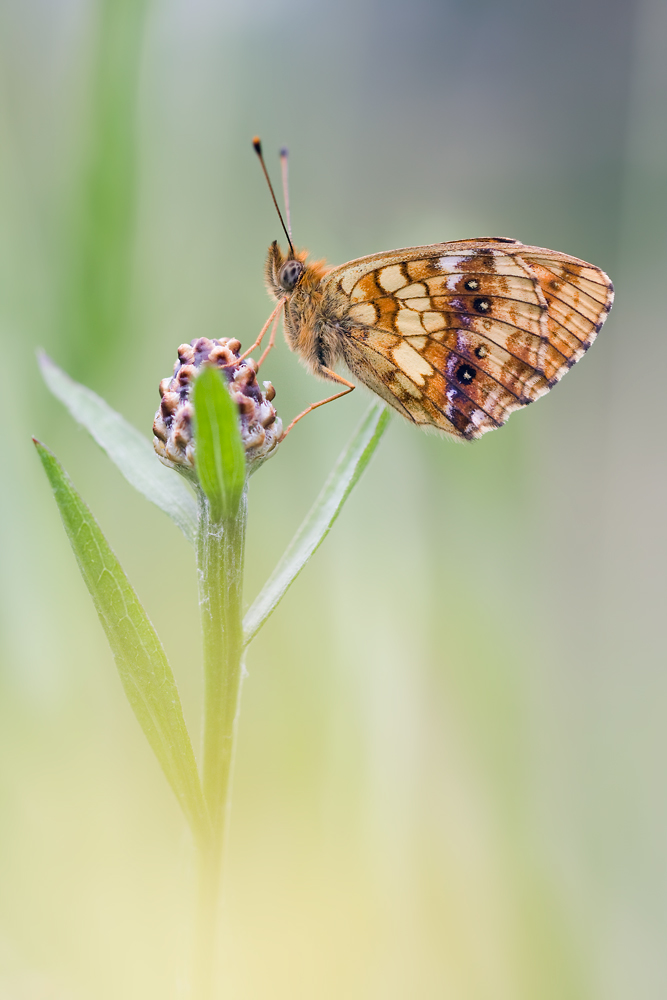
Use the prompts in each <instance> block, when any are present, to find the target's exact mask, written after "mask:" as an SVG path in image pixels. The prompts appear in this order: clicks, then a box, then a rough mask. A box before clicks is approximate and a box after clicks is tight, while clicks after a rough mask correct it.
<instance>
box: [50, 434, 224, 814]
mask: <svg viewBox="0 0 667 1000" xmlns="http://www.w3.org/2000/svg"><path fill="white" fill-rule="evenodd" d="M35 445H36V447H37V451H38V453H39V457H40V459H41V460H42V465H43V466H44V470H45V472H46V474H47V476H48V478H49V481H50V483H51V488H52V489H53V494H54V496H55V498H56V503H57V504H58V508H59V510H60V516H61V517H62V520H63V524H64V525H65V531H66V532H67V536H68V538H69V540H70V544H71V546H72V548H73V550H74V554H75V556H76V559H77V562H78V564H79V569H80V570H81V575H82V576H83V579H84V581H85V583H86V586H87V587H88V590H89V591H90V594H91V596H92V598H93V601H94V603H95V607H96V609H97V613H98V615H99V618H100V622H101V623H102V627H103V628H104V631H105V632H106V634H107V639H108V640H109V645H110V646H111V650H112V652H113V655H114V658H115V660H116V666H117V667H118V673H119V674H120V679H121V682H122V684H123V688H124V689H125V694H126V695H127V698H128V701H129V702H130V705H131V706H132V710H133V711H134V714H135V715H136V717H137V719H138V721H139V725H140V726H141V728H142V729H143V731H144V735H145V736H146V739H147V740H148V742H149V743H150V745H151V747H152V749H153V752H154V754H155V756H156V757H157V759H158V761H159V763H160V766H161V767H162V770H163V771H164V773H165V775H166V777H167V781H168V782H169V784H170V785H171V787H172V789H173V791H174V794H175V795H176V798H177V799H178V801H179V802H180V804H181V807H182V809H183V811H184V813H185V815H186V816H187V818H188V820H189V822H190V824H191V826H192V828H193V830H195V831H198V832H200V833H201V832H203V831H205V829H206V824H207V822H208V820H207V813H206V807H205V805H204V799H203V796H202V791H201V785H200V781H199V775H198V773H197V765H196V763H195V757H194V753H193V751H192V745H191V743H190V737H189V735H188V730H187V727H186V725H185V719H184V718H183V711H182V708H181V703H180V699H179V696H178V690H177V688H176V682H175V681H174V676H173V674H172V671H171V667H170V666H169V662H168V660H167V657H166V655H165V652H164V649H163V648H162V644H161V643H160V640H159V638H158V636H157V633H156V632H155V629H154V628H153V626H152V625H151V623H150V621H149V620H148V616H147V615H146V612H145V611H144V609H143V607H142V606H141V604H140V602H139V598H138V597H137V595H136V594H135V592H134V590H133V589H132V587H131V585H130V583H129V581H128V579H127V577H126V576H125V573H124V572H123V570H122V568H121V566H120V563H119V562H118V560H117V559H116V557H115V555H114V554H113V552H112V551H111V548H110V547H109V544H108V543H107V541H106V539H105V537H104V535H103V534H102V531H101V530H100V527H99V525H98V524H97V521H96V520H95V518H94V517H93V515H92V514H91V512H90V510H89V509H88V507H87V506H86V504H85V503H84V502H83V500H82V499H81V497H80V496H79V495H78V493H77V492H76V490H75V488H74V486H73V484H72V481H71V480H70V478H69V476H68V475H67V473H66V472H65V471H64V469H63V468H62V466H61V465H60V463H59V462H58V461H57V459H56V458H55V456H54V455H53V454H52V453H51V452H50V451H49V449H48V448H46V447H45V446H44V445H43V444H41V443H40V442H39V441H35Z"/></svg>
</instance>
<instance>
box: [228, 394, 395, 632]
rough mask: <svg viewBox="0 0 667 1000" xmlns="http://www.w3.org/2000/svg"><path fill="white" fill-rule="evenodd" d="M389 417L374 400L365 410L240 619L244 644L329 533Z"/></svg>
mask: <svg viewBox="0 0 667 1000" xmlns="http://www.w3.org/2000/svg"><path fill="white" fill-rule="evenodd" d="M389 418H390V413H389V410H387V409H386V407H384V406H383V405H382V404H381V403H374V404H373V405H372V406H371V407H370V409H369V410H368V412H367V413H366V416H365V417H364V418H363V420H362V421H361V423H360V425H359V427H358V428H357V430H356V431H355V434H354V436H353V437H352V440H351V441H350V443H349V444H348V446H347V448H346V449H345V451H344V452H343V453H342V454H341V455H340V457H339V459H338V462H337V463H336V465H335V467H334V469H333V471H332V472H331V475H330V476H329V478H328V479H327V481H326V483H325V484H324V486H323V487H322V491H321V492H320V495H319V496H318V498H317V500H316V501H315V503H314V504H313V506H312V507H311V509H310V511H309V513H308V514H307V515H306V518H305V520H304V522H303V524H302V525H301V527H300V528H299V530H298V531H297V533H296V535H295V536H294V538H293V539H292V541H291V542H290V544H289V546H288V547H287V549H286V551H285V553H284V555H283V557H282V559H281V560H280V562H279V563H278V565H277V566H276V568H275V570H274V571H273V573H272V574H271V576H270V577H269V579H268V581H267V582H266V584H265V586H264V587H263V589H262V591H261V593H260V594H259V595H258V596H257V598H256V599H255V601H254V603H253V604H252V607H251V608H250V609H249V610H248V612H247V614H246V616H245V619H244V621H243V627H244V632H245V642H246V644H247V643H249V642H250V640H251V639H253V638H254V636H255V635H257V633H258V632H259V630H260V628H261V627H262V625H263V624H264V622H265V621H266V620H267V618H268V617H269V615H270V614H272V612H273V611H274V610H275V608H276V606H277V605H278V603H279V602H280V601H281V600H282V598H283V596H284V595H285V593H286V591H287V589H288V588H289V587H290V586H291V584H292V583H293V582H294V580H295V579H296V578H297V576H298V575H299V573H300V572H301V570H302V569H303V567H304V566H305V565H306V563H307V562H308V560H309V559H310V557H311V556H312V554H313V552H314V551H315V550H316V549H317V548H318V547H319V546H320V545H321V544H322V542H323V541H324V539H325V538H326V536H327V535H328V533H329V530H330V528H331V525H332V524H333V523H334V521H335V520H336V518H337V517H338V515H339V513H340V511H341V508H342V506H343V504H344V503H345V501H346V500H347V498H348V497H349V495H350V493H351V492H352V490H353V489H354V486H355V485H356V483H357V482H358V481H359V478H360V477H361V475H362V473H363V472H364V470H365V469H366V466H367V465H368V463H369V462H370V460H371V457H372V455H373V453H374V451H375V449H376V448H377V446H378V444H379V443H380V438H381V437H382V435H383V434H384V432H385V430H386V428H387V424H388V423H389Z"/></svg>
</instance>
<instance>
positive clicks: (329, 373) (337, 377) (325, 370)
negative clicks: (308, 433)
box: [280, 365, 356, 441]
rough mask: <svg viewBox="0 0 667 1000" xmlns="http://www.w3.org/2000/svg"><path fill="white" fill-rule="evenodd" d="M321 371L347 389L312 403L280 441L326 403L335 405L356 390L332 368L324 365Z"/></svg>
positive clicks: (296, 418)
mask: <svg viewBox="0 0 667 1000" xmlns="http://www.w3.org/2000/svg"><path fill="white" fill-rule="evenodd" d="M319 370H320V371H321V372H322V374H323V375H326V376H327V377H328V378H330V379H331V380H332V381H334V382H340V383H341V385H344V386H347V388H346V389H343V391H342V392H337V393H335V395H333V396H327V398H326V399H321V400H320V401H319V403H311V404H310V406H307V407H306V409H305V410H304V411H303V413H300V414H299V415H298V416H297V417H295V418H294V420H293V421H292V423H291V424H290V425H289V427H288V428H287V430H286V431H284V432H283V436H282V437H281V439H280V440H281V441H284V440H285V438H286V437H287V435H288V434H289V432H290V431H291V430H292V428H293V427H294V425H295V424H298V422H299V421H300V420H301V419H302V418H303V417H305V416H306V415H307V414H308V413H310V412H311V411H312V410H316V409H317V407H318V406H324V404H325V403H333V401H334V399H340V397H341V396H347V394H348V392H352V390H353V389H354V388H356V386H354V385H353V384H352V382H348V381H347V379H344V378H342V377H341V376H340V375H337V374H336V372H334V371H332V370H331V369H330V368H325V367H324V365H323V366H322V367H321V368H320V369H319Z"/></svg>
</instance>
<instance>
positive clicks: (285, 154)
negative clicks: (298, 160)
mask: <svg viewBox="0 0 667 1000" xmlns="http://www.w3.org/2000/svg"><path fill="white" fill-rule="evenodd" d="M280 155H281V157H282V158H283V160H286V159H287V157H288V156H289V149H288V148H287V146H283V148H282V149H281V150H280Z"/></svg>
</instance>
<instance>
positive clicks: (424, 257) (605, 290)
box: [255, 140, 614, 440]
mask: <svg viewBox="0 0 667 1000" xmlns="http://www.w3.org/2000/svg"><path fill="white" fill-rule="evenodd" d="M256 142H258V140H256ZM255 148H256V150H257V145H255ZM257 152H258V155H260V158H261V148H260V149H259V150H257ZM261 162H262V166H264V163H263V160H262V161H261ZM264 172H265V174H266V168H265V167H264ZM266 176H267V180H268V174H266ZM284 176H285V174H284ZM269 186H271V185H270V181H269ZM271 193H272V194H273V189H271ZM273 197H274V202H275V195H274V196H273ZM277 207H278V206H277V204H276V208H277ZM279 215H280V211H279ZM288 219H289V216H288ZM281 222H282V216H281ZM283 226H284V223H283ZM285 232H286V235H287V237H288V241H289V250H288V251H287V252H285V253H284V252H283V251H282V250H281V248H280V247H279V245H278V243H277V242H274V243H272V244H271V246H270V247H269V251H268V256H267V260H266V268H265V279H266V285H267V288H268V290H269V293H270V294H271V295H272V296H273V297H274V298H275V299H276V300H277V301H278V303H279V306H280V305H282V308H283V310H284V325H285V336H286V340H287V343H288V345H289V347H290V348H291V349H292V350H293V351H295V352H296V353H297V354H298V355H299V356H300V358H301V359H302V361H303V362H304V363H305V365H306V367H307V368H308V369H309V370H310V371H311V372H312V373H313V374H314V375H318V376H320V377H322V378H324V379H327V380H329V381H331V382H337V383H339V384H342V385H344V386H345V388H344V389H343V390H342V391H341V392H338V393H336V395H335V396H331V397H329V398H328V399H326V400H322V401H321V402H320V403H316V404H313V406H311V407H308V410H305V411H304V413H303V414H299V417H298V418H297V420H298V419H300V418H301V417H302V416H304V415H305V413H307V412H309V411H310V410H311V409H313V408H314V407H315V406H319V405H322V404H323V403H325V402H329V401H331V400H332V399H335V398H338V397H339V396H342V395H345V394H346V393H348V392H351V391H352V389H354V388H355V386H354V384H353V383H352V382H349V381H347V379H344V378H342V376H340V375H339V374H338V373H337V372H336V371H335V370H334V368H335V366H336V365H337V364H338V363H339V362H341V361H343V362H344V363H345V365H346V366H347V368H348V369H349V371H350V372H351V373H352V375H353V376H354V377H356V378H357V379H358V380H359V381H360V382H362V383H363V384H364V385H366V386H367V387H368V388H369V389H371V390H372V391H373V392H375V393H376V394H377V395H378V396H380V397H381V399H383V400H384V401H385V402H386V403H388V404H389V405H390V406H392V407H393V408H394V409H395V410H397V411H398V412H399V413H400V414H401V415H402V416H404V417H405V418H406V419H407V420H409V421H411V422H413V423H415V424H419V425H421V426H423V427H431V428H435V429H437V430H439V431H442V432H444V433H445V434H446V435H449V436H450V437H453V438H458V439H463V440H472V439H475V438H479V437H481V436H482V435H483V434H486V432H487V431H491V430H495V428H497V427H501V426H502V425H503V424H504V423H505V421H506V420H507V419H508V417H509V416H510V414H511V413H513V412H514V410H518V409H521V407H524V406H527V405H528V404H529V403H532V402H534V401H535V400H536V399H539V397H540V396H543V395H544V394H545V393H546V392H548V391H549V389H551V388H552V386H554V385H555V384H556V382H558V381H559V380H560V379H561V378H562V377H563V375H564V374H565V373H566V372H567V371H568V370H569V369H570V368H571V367H572V366H573V365H574V364H575V363H576V362H577V361H578V360H579V359H580V358H581V357H582V356H583V355H584V354H585V352H586V351H587V350H588V348H589V347H590V346H591V344H592V343H593V341H594V340H595V338H596V336H597V334H598V332H599V331H600V328H601V327H602V324H603V323H604V321H605V319H606V318H607V315H608V313H609V310H610V309H611V306H612V302H613V297H614V290H613V285H612V283H611V281H610V280H609V278H608V277H607V275H606V274H605V273H604V272H603V271H601V270H600V268H598V267H595V266H594V265H593V264H588V263H586V262H585V261H583V260H579V259H578V258H577V257H571V256H568V255H567V254H563V253H558V252H556V251H554V250H547V249H544V248H542V247H533V246H525V245H524V244H523V243H520V242H519V241H518V240H514V239H508V238H505V237H487V238H477V239H469V240H460V241H456V242H452V243H436V244H433V245H431V246H422V247H408V248H405V249H401V250H391V251H388V252H386V253H377V254H371V255H370V256H368V257H360V258H358V259H357V260H353V261H350V262H349V263H347V264H342V265H341V266H339V267H334V268H328V267H327V266H326V264H325V263H324V262H323V261H310V260H309V259H308V254H307V251H303V250H296V249H295V248H294V247H293V245H292V241H291V237H290V234H289V232H288V230H287V228H285ZM295 422H296V421H293V423H292V425H290V428H291V426H293V424H294V423H295ZM290 428H288V431H289V430H290Z"/></svg>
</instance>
